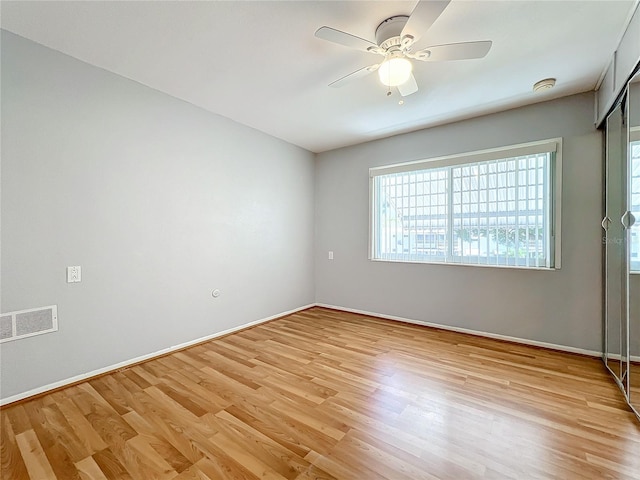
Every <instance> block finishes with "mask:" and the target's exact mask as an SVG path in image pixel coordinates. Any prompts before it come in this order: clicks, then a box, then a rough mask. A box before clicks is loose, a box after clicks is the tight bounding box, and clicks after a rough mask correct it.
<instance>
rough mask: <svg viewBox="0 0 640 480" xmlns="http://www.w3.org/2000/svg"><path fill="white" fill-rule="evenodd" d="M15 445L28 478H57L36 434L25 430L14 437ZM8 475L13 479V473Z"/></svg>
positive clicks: (43, 479) (41, 479)
mask: <svg viewBox="0 0 640 480" xmlns="http://www.w3.org/2000/svg"><path fill="white" fill-rule="evenodd" d="M16 443H17V445H18V449H19V450H20V453H21V455H22V458H23V459H24V463H25V465H26V467H27V471H28V472H29V477H30V478H32V479H38V480H48V479H55V478H57V477H56V474H55V473H54V471H53V468H51V464H50V463H49V460H48V459H47V456H46V455H45V453H44V450H43V449H42V445H41V444H40V441H39V440H38V437H37V436H36V432H34V431H33V430H27V431H26V432H22V433H20V434H18V435H16ZM8 473H9V472H8ZM9 475H10V476H11V477H13V472H10V473H9Z"/></svg>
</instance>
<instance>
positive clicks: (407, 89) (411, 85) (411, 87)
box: [398, 73, 418, 97]
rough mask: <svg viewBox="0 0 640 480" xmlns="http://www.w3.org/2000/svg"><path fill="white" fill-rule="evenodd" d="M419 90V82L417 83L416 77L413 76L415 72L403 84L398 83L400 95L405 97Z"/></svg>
mask: <svg viewBox="0 0 640 480" xmlns="http://www.w3.org/2000/svg"><path fill="white" fill-rule="evenodd" d="M417 91H418V84H417V83H416V77H414V76H413V73H412V74H411V75H410V76H409V80H407V81H406V82H404V83H403V84H402V85H398V92H400V95H402V96H403V97H406V96H409V95H411V94H412V93H416V92H417Z"/></svg>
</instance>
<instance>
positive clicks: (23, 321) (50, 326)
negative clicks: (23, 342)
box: [0, 305, 58, 343]
mask: <svg viewBox="0 0 640 480" xmlns="http://www.w3.org/2000/svg"><path fill="white" fill-rule="evenodd" d="M56 330H58V306H57V305H50V306H48V307H40V308H31V309H29V310H19V311H16V312H7V313H2V314H0V343H1V342H9V341H11V340H19V339H21V338H26V337H32V336H34V335H41V334H43V333H49V332H55V331H56Z"/></svg>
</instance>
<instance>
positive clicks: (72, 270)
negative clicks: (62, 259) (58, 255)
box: [67, 265, 82, 283]
mask: <svg viewBox="0 0 640 480" xmlns="http://www.w3.org/2000/svg"><path fill="white" fill-rule="evenodd" d="M81 281H82V267H80V266H79V265H78V266H74V267H67V283H75V282H81Z"/></svg>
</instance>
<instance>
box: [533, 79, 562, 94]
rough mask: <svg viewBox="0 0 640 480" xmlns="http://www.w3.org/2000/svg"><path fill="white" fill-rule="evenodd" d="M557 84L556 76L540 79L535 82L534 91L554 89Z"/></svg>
mask: <svg viewBox="0 0 640 480" xmlns="http://www.w3.org/2000/svg"><path fill="white" fill-rule="evenodd" d="M555 84H556V79H555V78H545V79H544V80H540V81H539V82H536V83H534V84H533V91H534V92H542V91H544V90H550V89H552V88H553V87H554V86H555Z"/></svg>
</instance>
